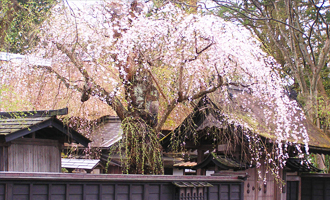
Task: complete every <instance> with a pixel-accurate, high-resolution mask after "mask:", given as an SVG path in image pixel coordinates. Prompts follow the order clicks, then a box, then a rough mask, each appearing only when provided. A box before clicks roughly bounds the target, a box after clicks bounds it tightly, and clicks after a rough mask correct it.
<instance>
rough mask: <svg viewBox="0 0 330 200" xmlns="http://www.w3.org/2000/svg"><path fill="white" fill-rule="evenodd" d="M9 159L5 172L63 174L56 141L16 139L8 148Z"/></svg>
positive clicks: (58, 146)
mask: <svg viewBox="0 0 330 200" xmlns="http://www.w3.org/2000/svg"><path fill="white" fill-rule="evenodd" d="M4 155H5V154H4ZM2 158H3V159H5V156H2ZM7 159H8V161H7V164H6V165H7V166H4V168H3V169H5V171H19V172H61V151H60V145H59V142H58V141H56V140H46V139H32V138H20V139H16V140H14V141H12V142H11V143H10V145H9V146H8V151H7ZM6 169H7V170H6Z"/></svg>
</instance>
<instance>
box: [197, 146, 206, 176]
mask: <svg viewBox="0 0 330 200" xmlns="http://www.w3.org/2000/svg"><path fill="white" fill-rule="evenodd" d="M203 160H204V150H202V149H198V150H197V164H199V163H201V162H202V161H203ZM204 171H205V170H204V169H197V173H196V174H197V175H205V174H204V173H203V172H204Z"/></svg>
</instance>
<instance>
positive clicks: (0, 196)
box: [0, 173, 243, 200]
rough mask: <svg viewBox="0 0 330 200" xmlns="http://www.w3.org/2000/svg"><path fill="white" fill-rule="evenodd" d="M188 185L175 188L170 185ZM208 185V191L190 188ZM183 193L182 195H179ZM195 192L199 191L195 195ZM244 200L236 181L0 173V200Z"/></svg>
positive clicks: (241, 187)
mask: <svg viewBox="0 0 330 200" xmlns="http://www.w3.org/2000/svg"><path fill="white" fill-rule="evenodd" d="M178 182H179V183H181V184H182V182H184V184H187V183H188V186H187V187H184V188H182V187H177V186H176V185H175V184H173V183H178ZM198 183H209V184H211V185H212V186H210V185H209V187H199V188H197V189H196V187H189V184H198ZM182 191H184V192H182ZM194 191H199V192H198V193H196V192H194ZM174 199H177V200H217V199H219V200H243V182H242V181H241V180H240V179H239V178H238V177H234V176H232V177H219V176H217V177H205V176H139V175H93V174H59V173H53V174H52V173H0V200H174Z"/></svg>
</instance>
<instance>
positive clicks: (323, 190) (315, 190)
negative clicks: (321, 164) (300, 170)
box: [301, 174, 330, 200]
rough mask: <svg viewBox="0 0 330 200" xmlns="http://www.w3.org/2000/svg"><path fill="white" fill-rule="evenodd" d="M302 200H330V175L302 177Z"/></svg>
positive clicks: (307, 175)
mask: <svg viewBox="0 0 330 200" xmlns="http://www.w3.org/2000/svg"><path fill="white" fill-rule="evenodd" d="M301 200H330V174H306V175H302V177H301Z"/></svg>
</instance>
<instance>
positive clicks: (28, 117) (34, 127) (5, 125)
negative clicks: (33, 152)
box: [0, 108, 91, 146]
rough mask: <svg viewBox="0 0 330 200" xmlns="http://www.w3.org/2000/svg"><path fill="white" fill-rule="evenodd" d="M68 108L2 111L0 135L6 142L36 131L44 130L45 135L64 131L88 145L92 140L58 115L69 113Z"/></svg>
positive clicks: (48, 135) (0, 115) (63, 132)
mask: <svg viewBox="0 0 330 200" xmlns="http://www.w3.org/2000/svg"><path fill="white" fill-rule="evenodd" d="M67 112H68V109H67V108H64V109H59V110H45V111H22V112H0V135H3V136H5V140H6V142H9V141H12V140H15V139H17V138H20V137H23V136H25V135H28V134H30V133H34V132H37V131H38V132H43V134H45V137H47V138H49V137H51V136H52V135H58V134H59V133H62V134H64V135H66V136H67V137H69V138H71V139H73V140H74V141H75V142H77V143H81V144H82V145H84V146H88V143H89V142H91V141H90V140H89V139H88V138H86V137H84V136H83V135H81V134H80V133H78V132H77V131H75V130H73V129H71V128H68V127H66V126H65V125H64V124H63V123H62V122H61V121H60V120H58V119H57V118H56V115H65V114H67Z"/></svg>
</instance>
